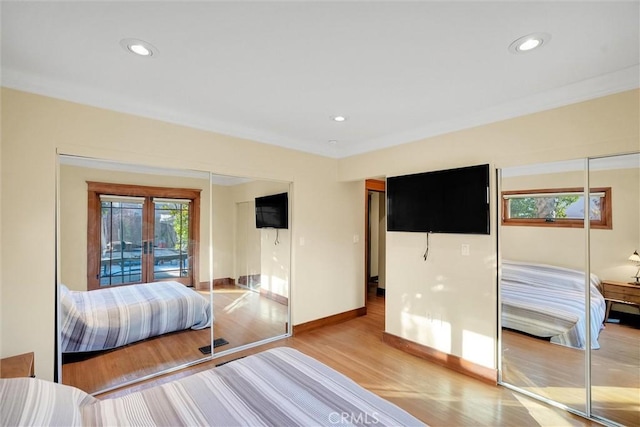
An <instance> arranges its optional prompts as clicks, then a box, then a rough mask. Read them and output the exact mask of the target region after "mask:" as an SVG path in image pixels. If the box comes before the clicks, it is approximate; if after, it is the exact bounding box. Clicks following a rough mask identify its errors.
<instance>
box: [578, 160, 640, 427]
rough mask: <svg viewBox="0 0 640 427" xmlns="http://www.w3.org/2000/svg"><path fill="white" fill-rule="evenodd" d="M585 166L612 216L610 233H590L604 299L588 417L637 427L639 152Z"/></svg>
mask: <svg viewBox="0 0 640 427" xmlns="http://www.w3.org/2000/svg"><path fill="white" fill-rule="evenodd" d="M588 167H589V182H590V186H591V187H592V188H593V187H605V188H611V208H610V211H611V216H612V217H611V222H612V226H611V228H610V229H597V228H596V229H592V230H591V231H590V257H589V259H590V265H591V272H592V273H594V274H595V275H597V276H598V278H599V279H600V281H601V291H602V294H603V297H604V299H605V322H604V324H603V329H602V330H601V331H600V335H599V337H598V343H599V348H597V349H596V348H593V350H592V351H591V413H592V414H593V415H594V416H595V417H599V418H603V419H607V420H610V421H614V422H616V423H618V424H622V425H628V426H631V425H637V424H638V422H640V412H639V411H638V405H639V403H640V279H638V278H637V277H636V276H637V275H638V273H637V272H638V269H639V268H640V260H639V259H638V258H635V257H634V254H635V253H636V251H638V250H640V154H637V153H636V154H623V155H618V156H609V157H602V158H595V159H589V163H588ZM600 208H601V206H594V209H600ZM607 210H609V209H607ZM630 258H631V259H630Z"/></svg>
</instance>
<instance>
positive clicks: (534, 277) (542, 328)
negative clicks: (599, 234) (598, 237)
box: [499, 160, 588, 413]
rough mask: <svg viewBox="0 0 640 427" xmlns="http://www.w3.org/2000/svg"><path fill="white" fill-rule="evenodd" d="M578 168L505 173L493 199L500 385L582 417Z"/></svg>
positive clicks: (565, 165) (550, 166)
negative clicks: (497, 200) (497, 203)
mask: <svg viewBox="0 0 640 427" xmlns="http://www.w3.org/2000/svg"><path fill="white" fill-rule="evenodd" d="M584 165H585V162H584V161H583V160H579V161H575V162H558V163H546V164H535V165H527V166H522V167H512V168H505V169H503V170H502V171H501V176H502V178H501V194H500V195H499V197H500V200H501V203H500V206H501V209H500V211H501V212H500V215H501V218H500V222H501V225H500V229H499V239H500V253H501V260H500V266H501V282H500V289H499V293H500V301H501V312H500V314H501V317H500V318H501V326H502V327H501V337H500V340H501V347H502V348H501V367H500V368H501V372H500V375H501V382H502V383H504V384H506V385H509V386H512V387H515V388H517V389H519V390H522V391H524V392H526V393H531V394H534V395H537V396H539V397H541V398H543V399H546V400H551V401H555V402H559V403H561V404H563V405H566V406H567V407H568V408H571V409H572V410H574V411H577V412H582V413H585V412H586V399H587V395H586V388H585V384H586V383H585V375H586V373H585V367H586V365H585V359H586V353H587V351H588V350H585V348H586V347H585V345H586V333H587V332H586V331H585V330H584V321H585V319H584V303H585V291H584V289H585V286H584V271H585V261H586V253H585V230H584V228H583V224H582V222H583V220H582V213H581V207H582V206H584V203H583V194H582V192H583V186H584V177H585V171H584V169H585V166H584ZM582 210H583V209H582Z"/></svg>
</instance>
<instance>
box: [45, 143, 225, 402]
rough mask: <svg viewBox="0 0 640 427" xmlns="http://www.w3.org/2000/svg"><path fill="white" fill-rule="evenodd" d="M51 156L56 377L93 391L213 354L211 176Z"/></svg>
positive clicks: (89, 391) (115, 385)
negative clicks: (55, 164)
mask: <svg viewBox="0 0 640 427" xmlns="http://www.w3.org/2000/svg"><path fill="white" fill-rule="evenodd" d="M58 160H59V169H58V170H59V197H58V204H59V205H58V209H59V238H58V240H59V251H58V259H59V266H60V268H59V270H60V273H59V291H60V305H59V312H60V319H61V327H60V335H59V342H60V346H61V353H62V354H61V360H62V367H61V369H62V376H61V378H62V382H63V383H64V384H68V385H73V386H76V387H78V388H80V389H82V390H84V391H86V392H88V393H98V392H101V391H105V390H109V389H112V388H115V387H119V386H122V385H124V384H127V383H130V382H132V381H136V380H139V379H141V378H145V377H148V376H153V375H155V374H157V373H159V372H163V371H166V370H170V369H175V368H176V367H179V366H184V365H187V364H192V363H195V362H197V361H201V360H203V359H206V358H207V357H210V356H208V355H205V354H203V353H202V352H201V351H199V348H200V347H204V346H207V345H210V344H211V339H212V330H211V327H210V326H211V320H212V311H211V306H212V305H211V293H210V286H211V281H210V278H211V274H210V271H211V268H210V266H209V259H210V256H209V252H210V246H211V243H210V242H211V238H210V226H209V223H210V221H209V218H210V216H211V213H210V204H211V203H210V199H211V196H210V192H211V190H210V174H209V173H208V172H202V171H188V170H177V169H168V168H155V167H148V166H144V165H133V164H123V163H116V162H107V161H101V160H95V159H87V158H80V157H74V156H64V155H60V156H59V159H58ZM175 189H182V190H188V191H179V192H177V193H176V192H175ZM123 283H124V284H127V283H129V284H133V285H131V286H129V285H126V286H122V284H123ZM189 307H190V308H189Z"/></svg>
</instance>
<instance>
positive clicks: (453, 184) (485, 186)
mask: <svg viewBox="0 0 640 427" xmlns="http://www.w3.org/2000/svg"><path fill="white" fill-rule="evenodd" d="M386 191H387V230H388V231H412V232H428V233H463V234H489V165H479V166H469V167H463V168H457V169H447V170H440V171H434V172H425V173H418V174H413V175H404V176H396V177H391V178H387V189H386Z"/></svg>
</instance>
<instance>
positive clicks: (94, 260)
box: [87, 181, 201, 291]
mask: <svg viewBox="0 0 640 427" xmlns="http://www.w3.org/2000/svg"><path fill="white" fill-rule="evenodd" d="M200 193H201V190H199V189H190V188H171V187H151V186H144V185H132V184H112V183H105V182H94V181H87V290H90V291H91V290H95V289H100V279H99V278H97V277H96V273H95V272H96V271H100V267H101V266H100V253H99V252H98V253H97V252H96V251H97V248H99V247H100V207H101V203H100V195H101V194H109V195H118V196H127V197H157V198H174V199H189V200H191V202H192V212H191V213H190V215H191V220H192V227H191V233H192V236H193V258H194V262H193V265H192V266H191V270H192V274H193V283H192V285H193V286H196V284H197V283H198V278H199V277H200V275H199V266H200V262H199V258H200ZM112 286H126V285H112Z"/></svg>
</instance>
